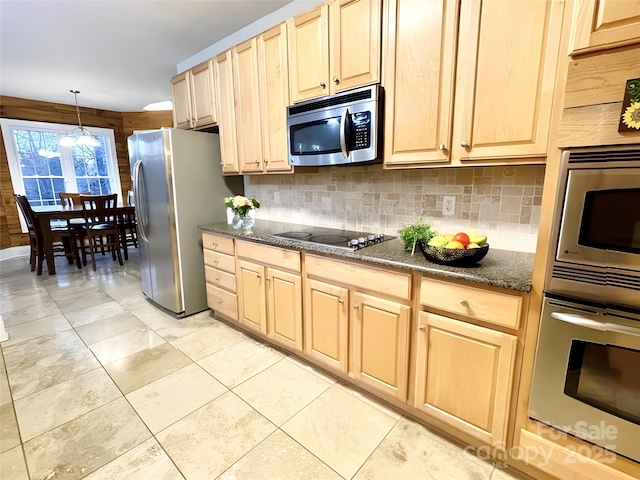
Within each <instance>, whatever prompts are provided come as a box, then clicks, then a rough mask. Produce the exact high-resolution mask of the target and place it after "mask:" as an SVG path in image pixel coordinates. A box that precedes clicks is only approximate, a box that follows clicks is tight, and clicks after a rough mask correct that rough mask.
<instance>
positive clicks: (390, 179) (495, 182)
mask: <svg viewBox="0 0 640 480" xmlns="http://www.w3.org/2000/svg"><path fill="white" fill-rule="evenodd" d="M543 181H544V166H514V167H469V168H434V169H420V170H418V169H416V170H383V169H382V166H381V165H368V166H348V167H322V168H319V169H318V171H317V173H296V174H294V175H262V176H249V175H247V176H245V177H244V185H245V195H247V196H249V197H253V198H257V199H258V200H260V202H261V203H262V207H261V208H260V209H259V210H258V211H257V212H256V215H255V216H256V219H257V221H259V220H260V219H265V220H275V221H282V222H291V223H301V224H307V225H318V226H325V227H334V228H349V229H355V230H363V231H371V232H383V233H385V234H387V235H397V230H398V228H400V227H401V226H403V225H406V224H409V223H413V222H414V221H415V219H416V218H417V217H419V216H424V217H425V218H426V222H427V223H429V224H431V225H432V226H434V227H435V228H436V229H437V230H438V231H439V232H440V233H456V232H458V231H462V230H465V229H467V228H475V229H477V230H478V231H479V232H480V233H482V234H486V235H487V236H488V237H489V244H490V245H491V246H492V247H493V248H498V249H505V250H517V251H524V252H535V248H536V241H537V234H538V223H539V220H540V204H541V201H542V185H543ZM276 192H279V203H276V200H278V195H277V194H276ZM445 195H447V196H455V198H456V204H455V215H453V216H443V214H442V202H443V197H444V196H445Z"/></svg>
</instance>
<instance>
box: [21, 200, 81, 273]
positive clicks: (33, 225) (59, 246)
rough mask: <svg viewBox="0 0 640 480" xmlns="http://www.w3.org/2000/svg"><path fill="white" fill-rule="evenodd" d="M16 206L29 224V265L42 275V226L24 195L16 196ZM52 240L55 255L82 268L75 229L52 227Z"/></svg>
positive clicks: (32, 269)
mask: <svg viewBox="0 0 640 480" xmlns="http://www.w3.org/2000/svg"><path fill="white" fill-rule="evenodd" d="M14 198H15V199H16V204H17V205H18V208H19V209H20V211H21V212H22V216H23V217H24V220H25V222H26V223H27V231H28V233H29V244H30V246H31V250H30V255H29V263H30V265H31V271H32V272H33V271H34V270H35V269H36V267H37V269H38V271H37V272H36V274H37V275H42V265H43V263H44V260H45V258H44V244H43V235H42V232H41V231H40V225H39V223H38V222H37V219H36V216H35V213H34V211H33V209H32V208H31V204H30V203H29V200H28V199H27V197H25V196H24V195H14ZM50 228H51V238H52V242H53V255H54V256H64V257H67V259H68V261H69V263H73V261H74V260H75V262H76V265H77V266H78V268H82V264H81V263H80V254H79V253H78V242H77V240H76V230H75V229H74V228H66V227H64V226H63V227H55V228H54V227H52V226H50Z"/></svg>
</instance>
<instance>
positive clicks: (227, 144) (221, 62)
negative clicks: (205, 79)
mask: <svg viewBox="0 0 640 480" xmlns="http://www.w3.org/2000/svg"><path fill="white" fill-rule="evenodd" d="M231 64H232V62H231V50H227V51H226V52H224V53H221V54H220V55H218V56H217V57H216V58H214V59H213V74H214V86H215V92H216V97H215V98H216V102H215V104H216V107H217V109H218V130H219V133H220V155H221V157H222V173H228V174H234V173H238V172H239V170H238V153H237V145H236V115H235V101H234V97H233V68H232V66H231Z"/></svg>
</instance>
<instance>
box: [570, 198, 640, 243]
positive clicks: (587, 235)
mask: <svg viewBox="0 0 640 480" xmlns="http://www.w3.org/2000/svg"><path fill="white" fill-rule="evenodd" d="M578 243H579V244H580V245H584V246H586V247H594V248H601V249H607V250H616V251H619V252H629V253H640V188H626V189H614V190H596V191H590V192H587V194H586V195H585V202H584V210H583V212H582V222H581V224H580V236H579V238H578Z"/></svg>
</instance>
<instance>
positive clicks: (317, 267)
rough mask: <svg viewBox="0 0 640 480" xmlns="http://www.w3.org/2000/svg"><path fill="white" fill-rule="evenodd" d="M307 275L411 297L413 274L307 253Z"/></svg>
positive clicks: (406, 298)
mask: <svg viewBox="0 0 640 480" xmlns="http://www.w3.org/2000/svg"><path fill="white" fill-rule="evenodd" d="M305 258H306V263H305V265H306V267H307V275H308V276H310V277H319V278H324V279H326V280H330V281H332V282H338V283H342V284H347V285H353V286H354V287H357V288H359V289H362V290H371V291H374V292H379V293H382V294H383V295H385V296H388V295H391V296H394V297H398V298H402V299H404V300H410V299H411V274H409V273H399V272H393V271H390V270H383V269H380V268H375V267H368V266H362V265H355V264H353V263H348V262H341V261H339V260H331V259H328V258H324V257H316V256H313V255H306V257H305Z"/></svg>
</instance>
